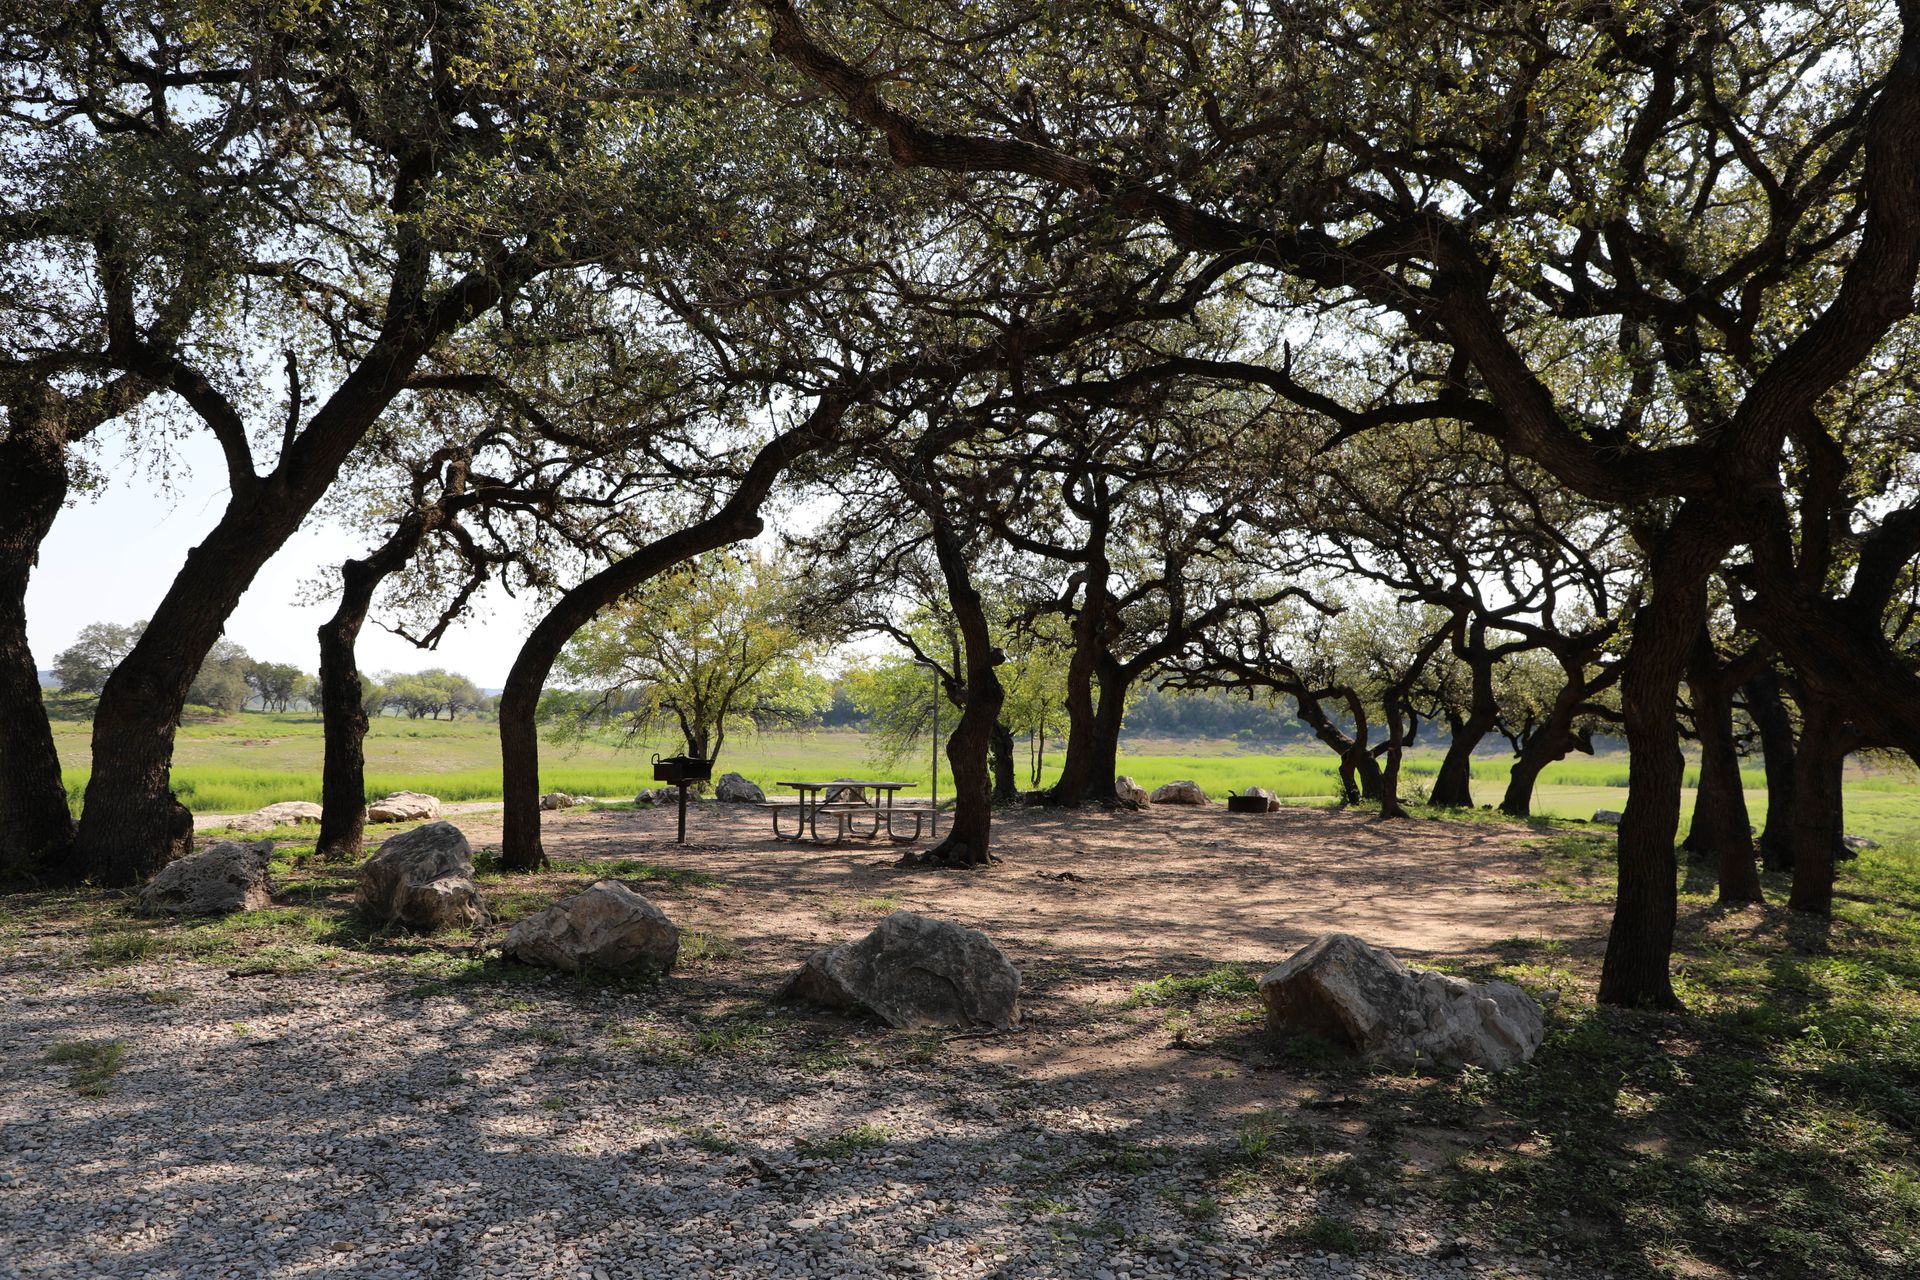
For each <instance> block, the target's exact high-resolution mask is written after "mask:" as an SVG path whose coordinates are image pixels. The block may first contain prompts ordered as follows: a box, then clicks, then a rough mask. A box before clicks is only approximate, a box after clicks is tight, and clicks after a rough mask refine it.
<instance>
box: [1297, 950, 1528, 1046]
mask: <svg viewBox="0 0 1920 1280" xmlns="http://www.w3.org/2000/svg"><path fill="white" fill-rule="evenodd" d="M1260 999H1261V1002H1262V1003H1263V1004H1264V1005H1265V1006H1266V1011H1267V1027H1268V1028H1269V1029H1270V1030H1273V1031H1310V1032H1313V1033H1314V1034H1316V1035H1320V1036H1324V1037H1326V1038H1327V1039H1329V1040H1331V1041H1333V1042H1334V1043H1336V1044H1340V1045H1343V1046H1345V1047H1346V1048H1348V1049H1351V1050H1353V1051H1354V1052H1355V1053H1357V1054H1359V1055H1360V1056H1362V1057H1364V1058H1366V1059H1368V1060H1369V1061H1373V1062H1379V1063H1383V1064H1385V1065H1387V1066H1391V1067H1395V1068H1400V1069H1406V1070H1423V1071H1450V1070H1456V1069H1458V1068H1460V1067H1464V1066H1474V1067H1483V1068H1485V1069H1486V1070H1489V1071H1502V1070H1505V1069H1506V1068H1508V1067H1511V1066H1514V1065H1516V1064H1518V1063H1522V1062H1525V1061H1527V1060H1528V1059H1530V1058H1532V1057H1533V1054H1534V1051H1535V1050H1536V1049H1538V1048H1539V1047H1540V1042H1541V1040H1542V1039H1543V1038H1544V1037H1545V1035H1546V1025H1545V1023H1544V1021H1543V1020H1542V1017H1541V1013H1540V1006H1539V1005H1538V1004H1536V1003H1534V1000H1533V997H1532V996H1529V995H1528V994H1527V993H1526V992H1524V991H1522V990H1521V989H1520V988H1519V987H1516V986H1514V985H1513V984H1512V983H1510V982H1467V981H1465V980H1464V979H1461V978H1453V977H1449V976H1447V975H1445V974H1440V973H1433V972H1431V971H1429V970H1423V969H1409V968H1407V967H1406V966H1405V965H1403V964H1401V963H1400V961H1399V960H1397V959H1395V958H1394V957H1393V956H1392V955H1390V954H1388V953H1387V952H1385V951H1382V950H1381V949H1379V948H1378V947H1374V946H1370V945H1369V944H1368V943H1366V942H1365V941H1363V940H1361V939H1360V938H1357V937H1355V936H1354V935H1352V934H1350V933H1327V934H1322V935H1321V936H1320V937H1318V938H1315V939H1314V940H1313V941H1312V942H1310V943H1308V944H1307V945H1306V946H1305V947H1302V948H1301V949H1300V950H1299V951H1297V952H1295V953H1294V954H1293V956H1291V957H1290V958H1289V959H1287V960H1286V961H1285V962H1284V963H1282V964H1280V965H1278V966H1277V967H1275V968H1274V969H1273V970H1272V971H1270V972H1269V973H1268V974H1267V975H1266V976H1265V977H1263V978H1262V979H1260Z"/></svg>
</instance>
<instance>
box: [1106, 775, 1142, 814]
mask: <svg viewBox="0 0 1920 1280" xmlns="http://www.w3.org/2000/svg"><path fill="white" fill-rule="evenodd" d="M1113 793H1114V795H1116V796H1118V797H1120V799H1121V800H1122V801H1123V802H1125V803H1127V804H1130V805H1133V806H1134V807H1136V808H1140V809H1144V808H1146V807H1147V805H1148V803H1149V797H1148V795H1147V789H1146V788H1145V787H1143V786H1141V785H1140V784H1139V783H1137V782H1135V781H1134V780H1133V777H1132V775H1130V774H1125V773H1123V774H1121V775H1120V776H1119V777H1117V778H1115V779H1114V780H1113Z"/></svg>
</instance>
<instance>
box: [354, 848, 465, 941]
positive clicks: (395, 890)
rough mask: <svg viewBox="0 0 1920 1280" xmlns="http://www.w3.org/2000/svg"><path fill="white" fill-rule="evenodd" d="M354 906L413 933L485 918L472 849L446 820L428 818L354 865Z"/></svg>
mask: <svg viewBox="0 0 1920 1280" xmlns="http://www.w3.org/2000/svg"><path fill="white" fill-rule="evenodd" d="M356 900H357V901H358V903H359V905H360V909H361V910H362V911H363V912H365V913H366V914H367V915H368V916H369V917H371V918H372V919H374V920H377V921H380V922H382V923H383V924H397V925H399V926H400V927H401V928H404V929H409V930H412V931H413V932H415V933H433V932H436V931H438V930H440V929H446V928H452V927H456V926H463V925H477V924H482V923H484V922H485V921H486V918H487V913H486V909H485V908H484V907H483V906H482V905H481V902H480V889H479V887H478V886H477V885H475V884H474V883H473V850H472V849H471V848H469V847H468V845H467V838H466V836H464V835H462V834H461V833H460V828H458V827H456V826H454V825H453V824H452V823H451V822H430V823H428V824H427V825H426V826H424V827H415V828H414V829H413V830H412V831H408V832H404V833H402V834H400V835H397V836H395V837H393V838H392V839H391V840H389V841H387V842H386V843H385V844H383V845H381V846H380V850H379V852H378V853H375V854H374V855H373V856H372V857H371V858H368V859H367V860H366V861H365V862H364V863H362V864H361V865H360V888H359V892H358V894H357V895H356Z"/></svg>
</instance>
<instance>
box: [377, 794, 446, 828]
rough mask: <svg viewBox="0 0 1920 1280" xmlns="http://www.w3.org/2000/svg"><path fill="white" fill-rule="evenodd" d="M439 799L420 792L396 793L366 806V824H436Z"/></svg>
mask: <svg viewBox="0 0 1920 1280" xmlns="http://www.w3.org/2000/svg"><path fill="white" fill-rule="evenodd" d="M439 820H440V798H439V797H438V796H430V795H427V794H426V793H425V792H421V791H396V792H394V793H393V794H392V795H390V796H388V797H386V798H385V799H384V800H376V801H374V802H373V803H372V804H370V805H368V806H367V821H368V822H438V821H439Z"/></svg>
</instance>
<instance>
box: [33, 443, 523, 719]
mask: <svg viewBox="0 0 1920 1280" xmlns="http://www.w3.org/2000/svg"><path fill="white" fill-rule="evenodd" d="M172 456H173V457H174V458H176V459H178V460H179V462H181V463H184V464H185V465H184V466H180V467H178V468H177V469H176V471H175V472H174V477H173V478H174V482H175V487H176V490H177V491H176V492H175V493H173V494H171V495H165V494H162V493H160V492H159V491H158V490H159V486H158V485H157V484H155V483H154V481H153V480H152V479H151V478H150V477H149V476H148V475H147V474H146V472H145V471H144V470H142V469H141V468H139V467H138V466H137V465H136V464H135V463H134V462H133V461H132V460H131V458H130V457H129V456H128V454H127V452H126V451H125V450H123V449H122V448H121V447H120V445H119V442H118V441H117V440H115V439H112V438H109V439H108V440H107V442H106V444H105V448H104V451H103V452H102V453H101V455H100V456H99V464H100V467H101V470H102V471H103V472H104V473H105V474H106V475H107V476H108V477H109V480H108V483H107V485H106V486H105V488H104V489H102V490H101V491H99V492H98V493H95V494H91V495H83V496H82V497H80V498H79V499H78V500H76V501H74V502H72V503H70V504H69V505H68V507H67V508H66V510H64V511H62V512H61V513H60V517H59V519H58V520H56V521H55V522H54V526H53V532H52V533H51V534H49V535H48V537H47V540H46V541H45V542H44V543H42V544H41V549H40V564H39V566H38V567H37V568H36V569H35V570H34V572H33V577H32V579H31V580H30V582H29V584H28V588H27V638H28V640H29V642H30V643H31V644H32V646H33V656H34V660H35V661H36V663H37V664H38V665H39V667H40V669H41V670H42V671H45V670H48V669H50V668H51V667H52V666H53V658H54V655H55V654H57V653H59V652H60V650H62V649H64V648H66V647H67V646H68V645H69V644H72V643H73V639H74V636H75V635H76V634H78V632H79V630H80V628H82V627H84V626H86V625H87V624H88V623H90V622H138V621H140V620H142V619H144V618H146V617H148V616H150V615H151V614H152V613H153V610H154V607H155V606H156V605H158V604H159V603H160V600H161V598H162V597H163V596H165V594H166V591H167V587H168V586H169V585H170V584H171V583H172V581H173V577H174V575H175V574H176V573H178V572H179V571H180V566H181V565H182V564H184V563H185V562H186V555H187V551H188V549H189V548H191V547H193V546H195V545H196V544H198V543H199V542H200V541H201V540H202V539H204V538H205V537H206V535H207V534H208V532H209V531H211V530H212V528H213V526H214V524H215V522H217V521H218V520H219V518H220V512H221V510H222V509H223V508H224V507H225V505H226V500H227V485H226V472H225V470H224V468H223V466H222V464H221V461H220V454H219V449H218V446H217V445H215V443H214V441H213V439H212V436H211V434H210V433H207V432H201V431H195V432H189V433H187V434H186V435H185V437H184V438H182V439H181V440H180V441H179V442H178V443H177V446H176V447H175V449H174V452H173V455H172ZM367 550H369V548H368V547H367V546H365V545H363V542H362V540H361V539H360V538H359V537H358V536H357V535H354V534H351V533H349V532H348V531H346V530H345V529H342V528H340V527H338V526H337V525H327V524H322V523H320V522H319V518H318V517H310V518H309V520H308V523H307V525H306V526H304V527H302V528H301V530H300V531H299V532H298V533H296V534H295V535H294V536H293V537H292V538H291V539H289V540H288V542H287V545H286V546H284V547H282V548H281V549H280V552H279V554H277V555H276V556H274V558H273V559H271V560H269V561H268V562H267V564H266V566H265V567H264V568H263V569H261V571H260V573H259V574H258V575H257V576H256V577H255V578H254V581H253V586H252V588H251V589H250V590H248V592H247V593H246V594H245V595H244V596H242V597H241V598H240V606H239V608H237V609H235V610H234V613H233V616H232V617H231V618H229V619H228V620H227V632H226V634H227V638H228V639H230V640H235V641H238V642H239V643H240V644H241V645H242V646H243V647H244V648H245V649H246V650H247V652H248V653H249V654H251V655H252V656H253V657H255V658H258V659H260V660H262V661H271V662H291V663H295V664H297V665H298V666H299V667H300V668H301V670H303V671H316V670H318V669H319V665H320V654H319V642H318V641H317V640H316V639H315V637H314V632H315V629H316V628H318V627H319V625H320V624H321V622H323V621H325V620H326V618H327V617H328V615H329V614H331V613H332V611H333V601H332V600H331V599H328V600H321V601H317V602H315V603H310V604H302V603H301V601H302V599H303V598H305V597H307V596H309V595H310V594H311V592H308V591H306V590H303V588H305V587H306V586H307V585H308V584H311V583H312V582H313V580H314V579H315V578H316V577H318V576H320V575H322V574H325V575H326V576H327V577H328V579H329V580H330V581H331V580H334V579H335V577H336V574H337V566H338V565H339V563H340V561H342V560H344V559H346V558H347V557H349V556H355V555H363V554H365V553H366V552H367ZM532 615H533V609H532V608H531V607H530V605H529V604H528V603H527V602H525V601H521V600H515V599H512V598H511V597H508V596H507V595H505V593H503V592H499V591H492V592H490V593H488V594H486V595H482V596H480V597H477V598H476V600H475V605H474V608H473V610H472V611H471V613H470V615H469V616H468V617H467V618H466V619H464V620H463V621H462V622H461V623H460V624H458V625H457V626H456V627H454V628H452V629H450V630H449V631H448V633H447V635H446V637H445V638H444V639H443V640H442V641H441V642H440V647H439V649H438V650H437V651H433V652H428V651H425V650H421V649H416V648H414V647H413V645H411V644H409V643H408V642H407V641H405V640H402V639H400V638H399V637H397V636H394V635H391V634H389V633H387V632H386V631H383V630H381V629H380V628H379V627H378V626H376V625H374V623H375V622H376V621H377V620H378V619H379V617H380V613H379V610H378V608H377V606H376V608H375V611H374V614H373V616H372V617H371V618H370V619H369V620H368V624H367V626H366V628H365V629H364V630H362V631H361V633H360V645H359V654H358V656H359V661H360V669H361V670H362V671H367V672H379V671H418V670H421V669H423V668H426V667H446V668H448V669H449V670H452V671H457V672H460V673H461V674H462V675H465V676H468V677H470V678H471V679H472V680H473V681H474V682H475V683H477V684H479V685H481V686H482V687H485V688H498V687H499V686H500V685H501V684H502V683H504V682H505V680H506V676H507V669H508V668H509V667H510V666H512V665H513V658H514V654H515V653H516V652H517V651H518V650H519V647H520V641H521V639H522V638H523V637H525V635H526V634H527V632H528V631H529V630H531V629H532V626H533V617H532Z"/></svg>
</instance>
